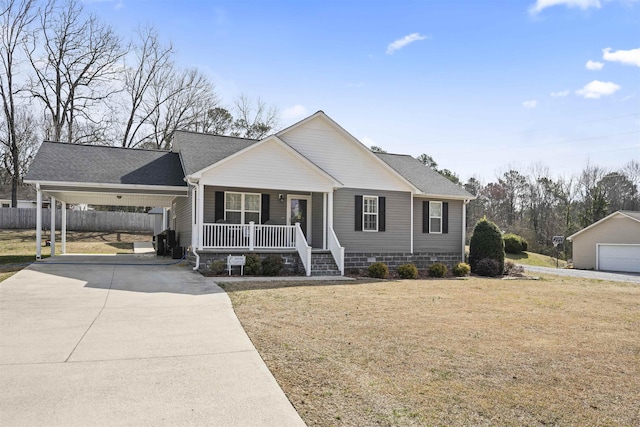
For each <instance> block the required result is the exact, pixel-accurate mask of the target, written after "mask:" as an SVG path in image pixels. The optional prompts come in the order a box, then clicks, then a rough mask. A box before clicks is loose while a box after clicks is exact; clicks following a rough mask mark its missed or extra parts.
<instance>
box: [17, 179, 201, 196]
mask: <svg viewBox="0 0 640 427" xmlns="http://www.w3.org/2000/svg"><path fill="white" fill-rule="evenodd" d="M24 182H25V183H26V184H38V185H41V186H48V185H51V186H62V187H83V188H84V187H86V188H91V187H95V188H116V189H123V190H125V189H128V188H134V189H139V190H166V191H179V192H181V193H186V192H188V191H189V187H188V186H182V185H181V186H170V185H141V184H106V183H100V182H71V181H37V180H27V179H25V180H24ZM43 190H46V189H43ZM49 191H69V192H80V191H74V190H63V189H57V188H56V189H49ZM130 194H136V193H130ZM141 194H142V193H141ZM145 194H146V193H145Z"/></svg>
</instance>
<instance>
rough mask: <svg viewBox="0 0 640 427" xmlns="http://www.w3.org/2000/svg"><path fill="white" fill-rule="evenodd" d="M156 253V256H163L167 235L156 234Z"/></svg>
mask: <svg viewBox="0 0 640 427" xmlns="http://www.w3.org/2000/svg"><path fill="white" fill-rule="evenodd" d="M156 245H158V246H157V248H156V254H158V256H164V255H165V253H166V246H167V236H166V235H165V234H158V235H157V236H156Z"/></svg>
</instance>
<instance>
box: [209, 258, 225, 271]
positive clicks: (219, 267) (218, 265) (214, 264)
mask: <svg viewBox="0 0 640 427" xmlns="http://www.w3.org/2000/svg"><path fill="white" fill-rule="evenodd" d="M226 269H227V261H225V260H223V259H216V260H214V261H211V262H210V263H209V270H211V272H212V273H213V274H222V273H224V272H225V270H226Z"/></svg>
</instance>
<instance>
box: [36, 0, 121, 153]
mask: <svg viewBox="0 0 640 427" xmlns="http://www.w3.org/2000/svg"><path fill="white" fill-rule="evenodd" d="M37 34H38V35H39V36H40V38H41V40H37V41H36V40H34V42H33V45H32V47H31V49H30V51H29V58H30V61H31V65H32V68H33V71H34V74H35V78H33V79H32V84H31V93H32V95H33V96H34V97H35V98H36V99H38V100H40V101H41V102H42V103H43V105H44V109H45V112H46V115H47V119H48V120H49V121H50V124H51V126H50V129H51V131H52V134H51V135H47V137H48V138H49V139H53V140H56V141H61V140H63V139H64V140H66V141H68V142H78V141H80V140H82V139H85V140H88V139H89V138H91V137H92V136H93V135H86V134H78V135H76V134H75V131H76V130H78V129H79V128H80V126H79V122H84V123H91V124H92V126H85V129H90V130H92V131H95V130H96V129H100V126H99V125H100V124H102V123H104V121H103V120H102V119H103V118H104V117H105V115H106V113H107V112H106V106H105V105H104V101H105V100H106V99H107V98H109V97H110V96H111V95H112V94H113V93H114V92H115V91H116V90H117V88H115V87H114V86H113V84H112V80H113V79H114V78H115V77H116V76H117V74H118V73H119V72H120V71H121V70H119V68H118V66H117V64H118V62H119V61H120V59H121V58H122V57H123V56H124V54H125V50H124V49H123V48H122V45H121V42H120V38H119V37H118V36H117V35H116V34H115V32H114V30H113V29H112V28H111V27H109V26H108V25H105V24H103V23H101V22H100V21H99V20H98V18H97V17H96V16H94V15H86V14H85V13H83V8H82V5H81V4H80V3H79V2H78V1H77V0H66V1H65V2H64V3H62V4H60V5H58V3H57V2H56V0H50V1H49V2H48V3H47V5H46V6H45V7H44V9H43V10H42V12H41V14H40V25H39V28H38V29H37ZM37 46H43V50H42V51H40V50H39V49H37Z"/></svg>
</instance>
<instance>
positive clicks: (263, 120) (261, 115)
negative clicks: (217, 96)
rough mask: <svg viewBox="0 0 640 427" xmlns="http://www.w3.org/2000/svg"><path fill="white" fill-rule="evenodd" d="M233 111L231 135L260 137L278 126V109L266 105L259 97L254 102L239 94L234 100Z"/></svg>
mask: <svg viewBox="0 0 640 427" xmlns="http://www.w3.org/2000/svg"><path fill="white" fill-rule="evenodd" d="M235 113H236V120H235V121H234V123H233V130H232V132H231V134H232V135H233V136H240V137H242V138H252V139H261V138H263V137H265V136H266V135H268V134H269V132H271V131H272V130H273V129H274V128H275V127H276V126H278V110H277V109H276V108H275V107H268V106H267V105H266V104H265V103H264V102H262V101H261V100H260V98H258V99H257V100H256V101H255V102H254V101H252V100H251V99H249V97H248V96H246V95H240V97H238V99H236V101H235Z"/></svg>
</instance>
